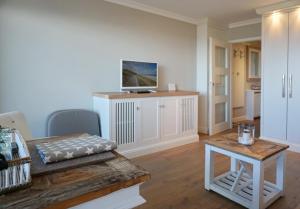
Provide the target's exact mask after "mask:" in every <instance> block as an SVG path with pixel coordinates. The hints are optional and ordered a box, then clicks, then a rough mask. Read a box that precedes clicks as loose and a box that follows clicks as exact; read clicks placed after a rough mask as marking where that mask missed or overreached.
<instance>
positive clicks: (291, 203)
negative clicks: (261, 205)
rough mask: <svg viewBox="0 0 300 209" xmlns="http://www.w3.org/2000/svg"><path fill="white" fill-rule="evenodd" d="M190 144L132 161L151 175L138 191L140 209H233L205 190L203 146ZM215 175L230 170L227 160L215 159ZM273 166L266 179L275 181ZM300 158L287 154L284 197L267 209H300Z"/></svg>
mask: <svg viewBox="0 0 300 209" xmlns="http://www.w3.org/2000/svg"><path fill="white" fill-rule="evenodd" d="M206 138H208V137H207V136H200V142H199V143H192V144H188V145H184V146H181V147H177V148H173V149H170V150H166V151H163V152H159V153H154V154H151V155H147V156H142V157H139V158H135V159H133V162H135V163H136V164H138V165H141V166H143V167H144V168H146V169H147V170H148V171H150V173H151V180H150V181H148V182H146V183H145V184H143V185H142V187H141V194H142V196H143V197H144V198H145V199H146V200H147V203H145V204H143V205H141V206H139V207H138V208H139V209H150V208H151V209H173V208H174V209H200V208H201V209H236V208H243V207H242V206H240V205H238V204H235V203H234V202H232V201H230V200H228V199H226V198H224V197H222V196H220V195H218V194H216V193H214V192H211V191H206V190H205V189H204V144H203V142H202V141H203V139H206ZM215 167H216V174H217V175H218V174H221V173H223V172H224V171H226V170H228V169H229V159H228V158H227V157H224V156H222V155H217V156H216V160H215ZM274 173H275V166H274V164H272V165H269V166H267V168H266V171H265V176H266V179H268V180H274V178H275V176H274ZM299 206H300V154H298V153H294V152H288V154H287V168H286V196H285V197H283V198H280V199H279V200H277V201H276V202H275V203H274V204H273V205H271V206H270V207H269V208H270V209H295V208H298V209H299V208H300V207H299Z"/></svg>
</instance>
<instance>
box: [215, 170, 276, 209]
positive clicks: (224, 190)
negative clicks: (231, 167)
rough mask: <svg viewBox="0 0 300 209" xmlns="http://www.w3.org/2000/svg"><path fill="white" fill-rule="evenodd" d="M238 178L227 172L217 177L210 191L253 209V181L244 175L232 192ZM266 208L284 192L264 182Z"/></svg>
mask: <svg viewBox="0 0 300 209" xmlns="http://www.w3.org/2000/svg"><path fill="white" fill-rule="evenodd" d="M236 177H237V172H231V171H229V172H227V173H224V174H222V175H220V176H218V177H216V178H215V179H214V181H213V183H212V184H211V185H210V189H211V190H213V191H215V192H217V193H219V194H221V195H223V196H225V197H227V198H229V199H231V200H233V201H235V202H237V203H239V204H241V205H243V206H244V207H247V208H251V206H252V201H253V184H252V179H251V178H250V177H249V176H248V175H246V174H243V175H242V176H241V178H240V180H239V182H238V185H237V187H236V189H235V191H231V188H232V185H233V183H234V181H235V179H236ZM263 194H264V207H265V208H266V207H268V206H269V205H270V204H271V203H272V202H274V201H275V200H276V199H277V198H279V197H280V196H281V195H282V191H281V190H280V189H278V188H277V187H276V185H275V184H273V183H271V182H268V181H264V189H263Z"/></svg>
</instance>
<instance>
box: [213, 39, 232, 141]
mask: <svg viewBox="0 0 300 209" xmlns="http://www.w3.org/2000/svg"><path fill="white" fill-rule="evenodd" d="M215 43H217V44H218V45H220V46H224V47H226V48H227V50H228V51H227V58H226V62H227V68H228V84H227V88H228V95H227V96H228V97H229V99H228V101H227V103H228V106H227V116H226V117H227V121H228V122H227V123H228V129H230V128H232V104H231V73H232V72H231V45H230V44H229V43H228V42H226V41H220V40H217V39H215V38H212V37H210V38H209V84H208V85H209V135H213V134H216V133H218V132H220V130H215V122H214V121H215V119H214V118H215V114H214V113H215V111H213V108H214V105H215V100H214V97H215V95H214V92H215V91H214V90H213V89H214V88H215V87H214V78H213V76H214V75H213V68H214V60H213V58H214V57H215V55H214V52H215V50H214V45H215Z"/></svg>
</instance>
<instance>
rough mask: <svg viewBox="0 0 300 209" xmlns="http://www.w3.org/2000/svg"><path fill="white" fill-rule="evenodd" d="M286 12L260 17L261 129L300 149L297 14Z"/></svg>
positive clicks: (299, 23) (267, 135)
mask: <svg viewBox="0 0 300 209" xmlns="http://www.w3.org/2000/svg"><path fill="white" fill-rule="evenodd" d="M289 11H290V12H279V13H274V14H272V15H268V16H265V17H263V37H262V43H263V46H262V47H263V50H262V51H263V56H262V61H263V63H262V64H263V80H262V89H263V96H262V98H263V105H262V126H261V129H262V137H264V138H269V139H274V140H281V141H286V142H287V143H290V144H291V145H293V146H294V145H295V146H296V147H298V148H297V150H298V151H300V128H299V126H298V123H299V122H298V121H299V118H300V111H299V109H298V108H299V105H300V83H299V82H298V81H299V80H300V59H299V57H300V18H299V17H300V15H299V14H300V13H299V11H298V10H295V11H291V10H289ZM292 148H293V147H292ZM294 150H295V149H294Z"/></svg>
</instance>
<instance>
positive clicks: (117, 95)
mask: <svg viewBox="0 0 300 209" xmlns="http://www.w3.org/2000/svg"><path fill="white" fill-rule="evenodd" d="M195 95H198V92H193V91H157V92H153V93H144V94H138V93H127V92H95V93H93V96H95V97H100V98H105V99H130V98H146V97H170V96H195Z"/></svg>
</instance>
